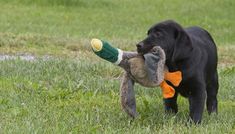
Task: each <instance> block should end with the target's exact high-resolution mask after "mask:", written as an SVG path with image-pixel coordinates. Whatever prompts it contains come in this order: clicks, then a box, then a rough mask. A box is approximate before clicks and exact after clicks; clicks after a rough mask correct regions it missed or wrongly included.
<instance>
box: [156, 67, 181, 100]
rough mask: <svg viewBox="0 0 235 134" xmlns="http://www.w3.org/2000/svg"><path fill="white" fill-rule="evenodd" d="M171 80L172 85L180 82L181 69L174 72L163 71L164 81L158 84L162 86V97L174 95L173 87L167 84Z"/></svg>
mask: <svg viewBox="0 0 235 134" xmlns="http://www.w3.org/2000/svg"><path fill="white" fill-rule="evenodd" d="M165 80H167V81H169V82H171V83H172V84H173V85H174V86H176V87H177V86H179V84H180V82H181V81H182V73H181V71H176V72H165V74H164V81H163V82H162V83H161V84H160V87H161V88H162V93H163V97H164V98H166V99H167V98H172V97H173V96H174V95H175V89H174V88H173V87H172V86H170V85H168V84H167V82H166V81H165Z"/></svg>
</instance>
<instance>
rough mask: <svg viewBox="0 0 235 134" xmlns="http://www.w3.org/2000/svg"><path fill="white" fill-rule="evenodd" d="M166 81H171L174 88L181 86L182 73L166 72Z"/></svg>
mask: <svg viewBox="0 0 235 134" xmlns="http://www.w3.org/2000/svg"><path fill="white" fill-rule="evenodd" d="M164 79H165V80H167V81H170V82H171V83H172V84H173V85H174V86H176V87H177V86H179V84H180V82H181V80H182V73H181V72H180V71H176V72H165V76H164Z"/></svg>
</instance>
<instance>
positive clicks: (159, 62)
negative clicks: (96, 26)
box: [91, 39, 182, 117]
mask: <svg viewBox="0 0 235 134" xmlns="http://www.w3.org/2000/svg"><path fill="white" fill-rule="evenodd" d="M91 47H92V50H93V52H94V53H95V54H96V55H97V56H99V57H101V58H102V59H104V60H107V61H109V62H111V63H114V64H115V65H118V66H120V67H121V68H123V69H124V70H125V73H124V76H123V79H122V83H121V87H120V95H121V105H122V108H123V109H124V111H125V112H126V113H127V114H128V115H130V116H131V117H136V116H137V112H136V101H135V94H134V83H135V82H136V83H139V84H140V85H142V86H145V87H157V86H160V87H161V88H162V93H163V97H164V98H171V97H173V96H174V94H175V90H174V88H173V87H172V86H170V85H168V83H167V82H166V81H168V82H170V83H171V84H172V85H173V86H175V87H177V86H178V85H179V84H180V82H181V80H182V77H181V75H182V74H181V72H180V71H176V72H168V69H167V67H166V66H165V53H164V51H163V50H162V49H161V48H160V47H157V46H156V47H154V48H153V49H152V50H151V51H150V52H149V53H146V54H144V55H140V54H138V53H137V52H129V51H123V50H121V49H117V48H114V47H112V46H111V45H110V44H109V43H108V42H106V41H103V40H99V39H92V41H91Z"/></svg>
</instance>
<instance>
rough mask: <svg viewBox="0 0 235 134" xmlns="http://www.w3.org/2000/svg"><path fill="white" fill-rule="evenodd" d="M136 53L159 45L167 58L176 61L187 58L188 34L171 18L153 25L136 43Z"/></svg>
mask: <svg viewBox="0 0 235 134" xmlns="http://www.w3.org/2000/svg"><path fill="white" fill-rule="evenodd" d="M136 46H137V51H138V53H141V54H145V53H148V52H149V51H151V49H152V48H153V47H154V46H160V47H161V48H162V49H163V50H164V51H165V54H166V59H167V60H172V61H177V60H182V59H184V58H187V57H188V56H189V55H190V52H191V50H192V45H191V41H190V38H189V36H188V35H187V33H186V32H185V31H184V29H183V28H182V27H181V26H180V25H179V24H178V23H176V22H174V21H172V20H167V21H163V22H161V23H158V24H155V25H153V26H152V27H151V28H150V29H149V30H148V33H147V37H146V38H145V39H144V40H143V41H141V42H139V43H138V44H137V45H136Z"/></svg>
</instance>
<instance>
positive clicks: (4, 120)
mask: <svg viewBox="0 0 235 134" xmlns="http://www.w3.org/2000/svg"><path fill="white" fill-rule="evenodd" d="M234 9H235V1H233V0H223V1H221V0H198V1H195V2H192V1H188V0H170V1H164V0H136V1H132V0H112V1H111V0H50V1H48V0H34V1H32V0H0V56H1V55H4V54H7V55H22V54H23V55H27V54H29V55H34V56H36V57H38V58H37V60H35V61H24V60H20V59H12V60H0V133H10V134H12V133H161V134H164V133H167V134H168V133H172V134H181V133H190V134H191V133H198V134H202V133H213V134H214V133H221V134H224V133H226V134H232V133H235V84H234V83H235V53H234V52H235V36H234V35H235V15H234ZM165 19H174V20H176V21H178V22H179V23H180V24H182V25H183V26H185V27H187V26H191V25H199V26H201V27H204V28H205V29H207V30H208V31H210V33H211V34H212V36H213V37H214V39H215V41H216V44H217V46H218V53H219V67H218V70H219V79H220V89H219V94H218V99H219V114H218V115H212V116H208V114H207V112H206V111H205V112H204V115H203V122H202V124H201V125H198V126H195V125H188V124H187V122H186V120H187V118H188V102H187V99H185V98H183V97H179V100H178V104H179V113H177V115H175V116H173V115H165V114H164V110H163V104H162V96H161V92H160V90H159V89H147V88H143V87H141V86H139V85H137V86H136V98H137V109H138V112H139V116H138V118H137V119H135V120H134V121H132V120H131V119H130V118H129V117H128V116H127V115H126V114H125V113H124V112H123V111H122V110H121V106H120V103H119V85H120V77H121V74H122V70H121V69H119V68H118V67H115V66H113V65H112V64H110V63H108V62H105V61H103V60H100V59H99V58H97V57H96V56H95V55H94V54H93V53H92V52H91V50H90V47H89V41H90V40H91V38H93V37H98V38H102V39H105V40H108V41H110V42H112V44H113V45H114V46H116V47H120V48H122V49H126V50H135V44H136V43H137V42H138V41H140V40H141V39H143V38H144V37H145V36H146V35H145V34H146V30H147V29H148V28H149V27H150V26H151V25H152V24H154V23H156V22H159V21H162V20H165ZM44 56H48V57H51V58H48V59H44V58H42V57H44Z"/></svg>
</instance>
